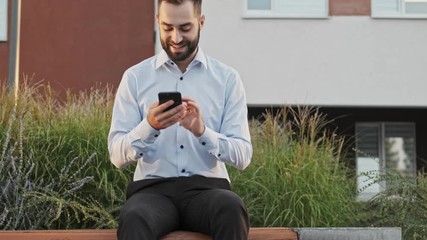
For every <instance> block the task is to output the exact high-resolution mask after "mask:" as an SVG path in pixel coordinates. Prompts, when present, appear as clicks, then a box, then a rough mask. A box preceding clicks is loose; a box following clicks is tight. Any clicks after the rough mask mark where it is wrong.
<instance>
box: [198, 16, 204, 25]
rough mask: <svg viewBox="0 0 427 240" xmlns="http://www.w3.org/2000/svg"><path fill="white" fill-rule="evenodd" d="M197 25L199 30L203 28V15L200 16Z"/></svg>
mask: <svg viewBox="0 0 427 240" xmlns="http://www.w3.org/2000/svg"><path fill="white" fill-rule="evenodd" d="M199 25H200V28H203V26H204V25H205V15H202V16H200V19H199Z"/></svg>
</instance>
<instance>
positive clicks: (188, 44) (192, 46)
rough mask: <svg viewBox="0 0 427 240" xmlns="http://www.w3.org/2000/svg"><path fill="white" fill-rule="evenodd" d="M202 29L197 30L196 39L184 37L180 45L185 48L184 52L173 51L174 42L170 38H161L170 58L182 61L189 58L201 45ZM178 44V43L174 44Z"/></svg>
mask: <svg viewBox="0 0 427 240" xmlns="http://www.w3.org/2000/svg"><path fill="white" fill-rule="evenodd" d="M199 39H200V29H199V30H198V32H197V37H196V38H195V39H194V40H188V39H183V40H182V41H181V42H180V43H179V44H178V45H179V46H182V47H184V48H185V50H184V51H183V52H172V50H171V49H172V46H171V45H172V44H171V42H172V41H171V40H170V38H168V39H166V40H161V41H160V42H161V44H162V48H163V49H164V50H165V52H166V53H167V54H168V56H169V58H170V59H171V60H172V61H174V62H180V61H184V60H186V59H188V58H189V57H190V56H191V55H192V54H193V53H194V51H196V49H197V46H198V45H199ZM174 45H176V44H174Z"/></svg>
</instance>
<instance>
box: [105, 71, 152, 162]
mask: <svg viewBox="0 0 427 240" xmlns="http://www.w3.org/2000/svg"><path fill="white" fill-rule="evenodd" d="M135 84H136V82H135V77H134V76H133V74H131V73H130V72H128V71H126V72H125V74H124V75H123V78H122V81H121V83H120V85H119V87H118V89H117V93H116V97H115V101H114V107H113V113H112V118H111V128H110V132H109V134H108V151H109V154H110V161H111V162H112V163H113V164H114V165H115V166H116V167H117V168H124V167H125V166H127V165H128V164H130V163H132V162H135V161H138V160H139V159H142V158H143V157H144V155H145V154H148V153H149V152H150V151H151V150H152V145H153V143H154V141H155V140H156V138H157V137H158V136H159V135H160V131H158V130H156V129H154V128H152V127H151V125H150V124H149V123H148V121H147V120H146V119H145V118H144V116H143V115H142V111H140V108H139V104H138V102H137V100H136V99H137V98H136V92H135V89H137V88H136V86H135Z"/></svg>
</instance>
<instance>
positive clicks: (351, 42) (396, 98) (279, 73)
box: [201, 0, 427, 107]
mask: <svg viewBox="0 0 427 240" xmlns="http://www.w3.org/2000/svg"><path fill="white" fill-rule="evenodd" d="M336 1H338V0H336ZM336 1H335V0H334V1H331V5H330V7H331V8H332V9H335V10H334V11H333V13H334V14H333V15H332V16H329V17H328V18H324V19H301V18H294V19H292V18H277V19H248V18H243V17H242V16H243V15H244V0H235V1H229V0H215V1H205V2H204V9H203V12H204V14H205V15H206V23H205V28H204V29H203V30H202V37H201V45H202V47H203V49H204V50H205V52H206V53H207V54H209V55H211V56H213V57H216V58H218V59H220V60H222V61H224V62H225V63H227V64H229V65H231V66H233V67H235V68H236V69H237V70H238V71H239V72H240V74H241V75H242V79H243V82H244V85H245V88H246V92H247V97H248V103H249V104H251V105H269V104H292V105H301V104H308V105H322V106H369V107H370V106H381V107H411V106H412V107H427V94H425V89H427V81H426V79H427V78H426V76H427V71H426V68H425V63H426V62H427V47H426V45H425V43H426V42H427V31H425V29H427V21H426V20H425V19H375V18H372V17H370V16H369V14H368V13H369V11H368V9H369V8H370V7H369V6H370V2H365V1H362V2H364V5H357V4H355V2H354V1H352V2H351V4H350V2H349V1H346V2H348V6H350V7H349V8H350V10H344V9H343V7H344V6H343V5H342V3H341V6H340V7H338V6H337V5H335V4H336ZM360 9H365V10H360ZM356 13H357V14H356ZM362 13H364V14H362Z"/></svg>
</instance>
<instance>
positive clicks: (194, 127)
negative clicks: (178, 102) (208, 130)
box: [179, 98, 205, 137]
mask: <svg viewBox="0 0 427 240" xmlns="http://www.w3.org/2000/svg"><path fill="white" fill-rule="evenodd" d="M182 103H183V104H186V111H185V115H184V116H183V117H182V118H181V119H180V120H179V123H181V125H182V126H183V127H184V128H186V129H188V130H190V132H192V133H193V134H194V136H196V137H200V136H202V134H203V132H204V131H205V124H204V122H203V118H202V113H201V111H200V108H199V106H198V105H197V103H196V102H195V101H194V100H193V99H190V98H183V99H182Z"/></svg>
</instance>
